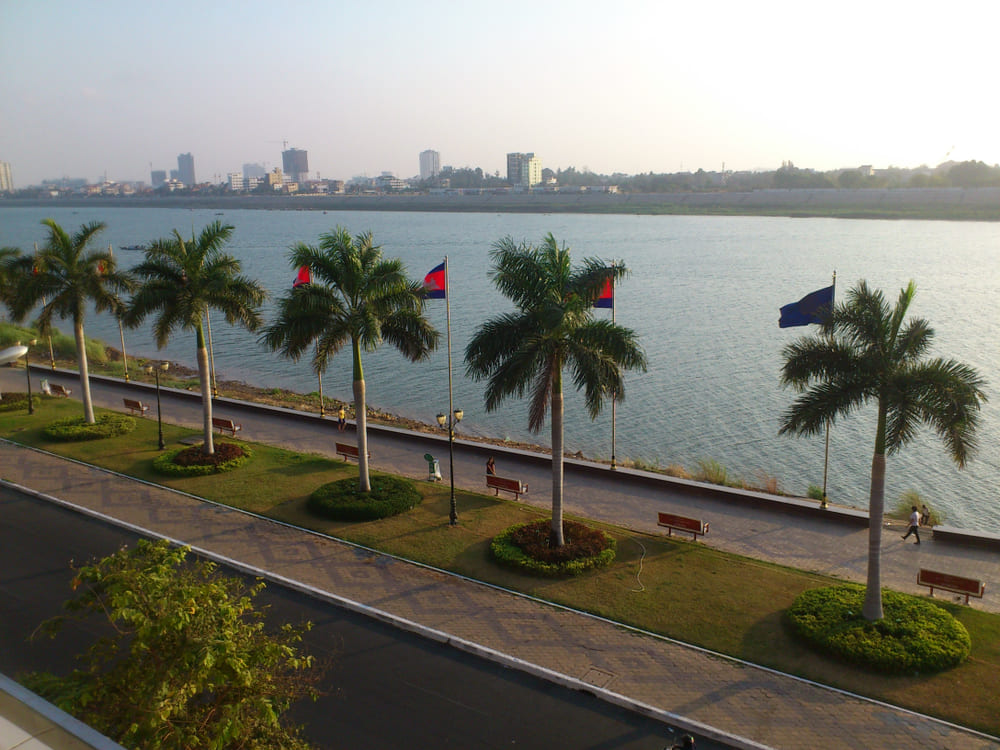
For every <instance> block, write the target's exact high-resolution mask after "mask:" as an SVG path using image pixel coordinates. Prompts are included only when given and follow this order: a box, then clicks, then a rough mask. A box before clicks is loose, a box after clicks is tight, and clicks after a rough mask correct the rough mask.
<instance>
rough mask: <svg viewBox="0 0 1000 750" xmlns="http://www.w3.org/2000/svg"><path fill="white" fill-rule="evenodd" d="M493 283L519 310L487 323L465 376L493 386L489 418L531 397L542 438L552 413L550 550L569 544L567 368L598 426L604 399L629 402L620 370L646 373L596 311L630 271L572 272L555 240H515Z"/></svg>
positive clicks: (633, 350)
mask: <svg viewBox="0 0 1000 750" xmlns="http://www.w3.org/2000/svg"><path fill="white" fill-rule="evenodd" d="M491 258H492V260H493V263H494V270H493V271H492V272H491V274H490V276H491V278H492V279H493V283H494V284H495V285H496V287H497V289H499V290H500V292H501V293H503V295H504V296H506V297H508V298H509V299H510V300H511V301H512V302H513V303H514V304H515V305H516V306H517V311H516V312H513V313H508V314H506V315H500V316H498V317H496V318H493V319H492V320H489V321H487V322H486V323H484V324H482V325H481V326H480V327H479V329H478V330H477V331H476V333H475V335H474V336H473V338H472V340H471V341H470V342H469V344H468V346H467V347H466V349H465V362H466V373H467V374H468V375H469V376H471V377H473V378H475V379H476V380H483V379H487V386H486V392H485V397H486V411H494V410H495V409H497V408H498V407H499V406H500V403H501V402H502V401H503V400H504V399H506V398H507V397H508V396H515V395H516V396H518V397H521V396H524V394H525V391H527V390H528V389H529V388H530V390H531V402H530V409H529V417H528V426H529V428H530V429H531V430H532V432H538V431H539V430H540V429H541V428H542V425H543V424H544V423H545V415H546V412H547V411H548V410H549V409H550V408H551V410H552V533H551V544H552V546H559V547H561V546H562V545H563V523H562V521H563V519H562V506H563V368H564V367H568V368H569V371H570V373H571V375H572V378H573V383H574V384H575V385H576V387H577V388H578V389H579V388H582V389H583V391H584V394H585V400H586V404H587V410H588V412H589V413H590V418H591V419H594V418H596V417H597V415H598V414H600V412H601V408H602V406H603V403H604V398H605V397H606V396H608V395H610V394H614V396H613V397H614V398H616V399H618V400H621V399H622V398H624V395H625V386H624V380H623V377H622V369H623V368H624V369H627V370H642V371H645V369H646V356H645V354H644V353H643V352H642V350H641V349H640V347H639V346H638V344H637V341H636V335H635V333H634V332H633V331H631V330H630V329H628V328H623V327H621V326H618V325H615V324H613V323H611V322H610V321H607V320H595V319H594V317H593V312H592V310H593V305H594V303H595V302H596V300H597V298H598V296H599V295H600V293H601V290H602V289H603V288H604V286H605V283H606V282H607V281H608V280H612V281H613V280H615V279H619V278H622V277H623V276H625V275H626V274H627V272H628V270H627V269H626V268H625V266H624V265H622V264H612V265H606V264H605V263H604V262H602V261H600V260H598V259H596V258H588V259H586V260H584V262H583V267H582V268H579V269H576V270H574V269H573V268H571V266H570V252H569V248H567V247H566V246H565V245H564V246H563V247H561V248H560V247H559V246H558V244H557V243H556V240H555V238H554V237H553V236H552V235H551V234H549V235H547V236H546V237H545V239H544V240H543V242H542V245H541V247H538V248H535V247H532V246H531V245H528V244H525V243H522V244H520V245H517V244H515V243H514V241H513V240H512V239H511V238H510V237H506V238H504V239H502V240H499V241H498V242H496V243H494V246H493V251H492V253H491Z"/></svg>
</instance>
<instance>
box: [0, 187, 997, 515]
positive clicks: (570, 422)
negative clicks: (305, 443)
mask: <svg viewBox="0 0 1000 750" xmlns="http://www.w3.org/2000/svg"><path fill="white" fill-rule="evenodd" d="M46 217H51V218H54V219H55V220H56V221H58V222H59V223H60V224H61V225H62V226H63V227H64V228H65V229H66V230H67V231H70V232H72V231H75V230H76V229H78V228H79V226H80V225H81V224H83V223H85V222H89V221H95V220H98V221H103V222H105V223H106V224H107V225H108V229H107V230H106V231H105V232H104V233H103V234H102V235H100V241H101V242H103V243H111V244H112V245H114V247H115V249H116V253H118V248H120V247H123V246H128V245H134V244H140V243H146V242H148V241H150V240H152V239H155V238H158V237H164V236H166V235H168V234H169V233H170V231H171V230H173V229H178V230H180V231H181V233H182V234H184V235H189V234H190V233H191V231H192V230H194V231H195V232H198V231H200V230H201V228H202V227H203V226H205V225H206V224H207V223H208V222H210V221H213V220H216V219H219V220H222V221H225V222H227V223H230V224H233V225H234V226H235V228H236V230H235V232H234V236H233V240H232V241H231V243H230V245H229V246H228V251H229V252H231V253H232V254H234V255H235V256H237V257H238V258H239V259H240V260H241V261H242V262H243V267H244V271H245V272H246V273H247V274H249V275H250V276H253V277H255V278H257V279H259V280H260V281H261V282H262V283H263V284H264V285H265V286H266V287H267V288H268V289H269V290H270V292H271V294H272V295H273V297H274V298H276V297H278V296H279V295H281V294H283V293H284V292H285V291H286V290H287V289H288V288H289V287H290V286H291V282H292V280H293V278H294V269H292V268H291V267H290V266H289V263H288V260H287V249H288V247H289V246H290V245H291V244H292V243H294V242H300V241H301V242H308V243H315V242H316V241H317V238H318V236H319V234H320V233H322V232H325V231H328V230H330V229H332V228H333V227H335V226H336V225H338V224H340V225H343V226H345V227H347V229H348V230H349V231H350V232H351V233H352V234H357V233H360V232H365V231H369V230H371V231H372V232H373V233H374V237H375V241H376V242H377V243H378V244H381V245H382V246H383V248H384V251H385V254H386V255H387V256H390V257H392V256H395V257H400V258H402V259H403V261H404V263H405V264H406V266H407V268H408V269H409V272H410V273H411V275H413V276H414V277H420V278H422V277H423V275H424V274H425V273H426V272H427V271H429V270H430V269H431V268H432V267H433V266H434V265H436V264H437V263H439V262H441V260H442V258H443V257H444V256H445V255H447V256H448V258H449V264H450V267H451V315H452V349H453V353H454V361H455V367H454V373H455V404H456V406H461V407H462V408H463V409H464V410H465V418H464V420H463V421H462V423H461V424H460V426H459V431H460V432H466V433H471V434H479V435H490V436H495V437H501V438H503V437H506V438H510V439H512V440H524V441H530V442H536V443H542V444H548V432H547V429H548V426H547V425H546V428H545V429H544V430H543V432H542V433H540V434H539V435H537V436H535V435H532V434H530V433H529V432H528V429H527V416H526V409H525V408H524V404H523V403H521V402H518V401H511V402H508V403H507V404H505V405H504V406H503V408H502V409H501V410H500V411H498V412H494V413H492V414H487V413H486V412H485V410H484V408H483V399H482V386H481V384H478V383H475V382H472V381H470V380H468V379H466V378H465V377H464V364H463V359H462V356H463V352H464V348H465V345H466V343H467V342H468V340H469V338H470V337H471V336H472V334H473V332H474V330H475V328H476V327H477V326H478V325H479V324H480V323H481V322H483V321H484V320H485V319H486V318H487V317H491V316H493V315H495V314H497V313H500V312H505V311H507V310H509V309H510V305H509V303H508V302H507V300H506V299H504V298H503V297H501V296H500V295H499V294H498V293H497V292H496V291H495V290H494V289H493V287H492V285H491V283H490V280H489V277H488V275H487V274H488V271H489V269H490V263H489V257H488V256H489V252H490V249H491V245H492V243H493V242H495V241H496V240H497V239H499V238H500V237H503V236H506V235H510V236H512V237H514V238H515V239H516V240H518V241H520V240H528V241H530V242H532V243H538V242H539V241H540V240H541V239H542V238H543V237H544V236H545V234H546V233H548V232H552V233H553V234H554V235H555V237H556V238H557V239H558V240H559V241H560V242H561V243H562V242H564V243H566V244H567V245H569V247H570V248H571V249H572V251H573V256H574V258H576V259H582V258H583V257H585V256H591V255H593V256H599V257H602V258H607V259H611V258H617V259H623V260H624V261H625V263H626V264H627V265H628V266H629V268H630V269H631V270H632V275H631V276H630V277H629V278H628V279H627V280H625V281H624V282H623V283H622V284H621V285H620V286H619V288H618V289H617V290H616V292H617V294H616V310H615V318H616V321H617V322H618V323H620V324H621V325H625V326H629V327H632V328H634V329H635V330H636V331H637V332H638V333H639V336H640V341H641V342H642V344H643V346H644V347H645V350H646V354H647V357H648V359H649V371H648V372H647V373H645V374H632V375H630V377H629V379H628V381H627V382H628V385H627V388H628V390H627V393H626V399H625V401H624V403H622V404H620V405H619V407H618V410H617V420H616V422H617V431H616V434H617V437H616V447H615V453H616V455H617V458H618V460H619V462H621V461H623V460H624V459H626V458H635V459H641V460H643V461H645V462H647V463H650V464H659V465H661V466H667V465H669V464H681V465H684V466H686V467H688V468H689V469H693V468H696V467H697V465H698V462H699V460H703V459H713V460H716V461H718V462H719V463H721V464H722V465H724V466H725V467H726V468H727V469H728V470H729V473H730V475H731V476H740V477H746V478H748V479H751V480H754V479H756V478H757V477H758V476H760V475H766V476H773V477H777V479H778V480H779V483H780V486H781V488H782V490H784V491H786V492H790V493H797V494H804V493H805V491H806V488H807V487H808V485H809V484H817V485H819V484H822V479H823V439H822V437H818V438H813V439H804V438H793V437H779V436H778V424H779V417H780V415H781V413H782V412H783V410H785V409H786V408H787V406H788V405H789V404H790V403H791V401H792V400H793V398H794V395H795V394H794V392H793V391H790V390H785V389H782V388H781V386H780V384H779V375H780V368H781V351H782V348H783V347H784V346H785V345H786V344H787V343H789V342H790V341H793V340H794V339H796V338H797V337H799V336H801V335H803V334H806V333H811V332H813V331H815V327H809V328H790V329H784V330H782V329H779V328H778V308H779V307H780V306H781V305H783V304H786V303H788V302H793V301H795V300H797V299H799V298H800V297H802V296H803V295H805V294H806V293H808V292H810V291H813V290H815V289H818V288H820V287H823V286H827V285H829V283H830V280H831V277H832V274H833V272H834V271H836V272H837V294H838V300H839V299H843V295H844V293H845V292H846V291H847V289H848V288H850V287H851V286H853V285H854V284H855V283H856V282H857V281H858V280H859V279H867V280H868V282H869V283H870V284H871V285H873V286H875V287H878V288H880V289H882V290H883V291H884V292H885V293H886V295H887V297H888V298H889V299H890V300H891V301H894V300H895V298H896V296H897V295H898V293H899V290H900V289H901V288H902V287H903V286H905V285H906V283H907V282H908V281H909V280H910V279H914V280H915V281H916V283H917V296H916V299H915V301H914V304H913V306H912V307H911V314H912V315H916V316H919V317H924V318H927V319H928V320H929V321H930V323H931V325H932V326H933V327H934V328H935V330H936V332H937V337H936V339H935V348H934V351H933V352H932V353H933V354H934V355H941V356H945V357H954V358H957V359H960V360H962V361H965V362H967V363H969V364H971V365H973V366H974V367H976V368H978V369H979V371H980V373H981V374H982V375H983V376H984V377H985V378H986V380H987V382H988V389H987V390H988V393H989V395H990V403H989V404H987V405H986V407H985V410H984V413H983V415H982V416H983V419H982V426H981V430H980V451H979V454H978V456H977V457H976V458H975V459H974V460H973V461H972V462H971V463H970V465H969V466H968V468H966V469H965V470H959V469H957V468H956V467H955V466H954V465H953V464H952V463H951V462H950V461H949V459H948V458H947V456H946V454H945V451H944V448H943V446H942V445H941V443H940V442H939V441H938V440H937V438H936V437H935V436H934V435H933V434H932V433H931V432H930V431H926V430H925V431H924V432H922V433H921V435H920V437H919V439H918V440H917V441H916V442H915V443H914V444H913V445H911V446H910V447H908V448H906V449H905V450H904V451H903V452H902V453H900V454H898V455H895V456H890V457H889V460H888V470H887V474H888V476H887V488H886V498H887V503H888V504H889V505H892V504H894V503H895V501H896V500H897V498H898V497H899V495H900V494H901V493H903V492H905V491H906V490H911V489H912V490H916V491H918V492H919V493H920V494H921V495H922V496H923V497H924V498H926V500H927V501H928V503H929V504H930V505H931V506H932V507H934V508H937V509H938V510H940V511H942V512H943V514H944V516H945V519H946V521H947V522H948V523H952V524H954V525H958V526H964V527H967V528H975V529H981V530H986V531H994V532H996V531H998V530H1000V503H997V501H996V490H997V486H998V483H1000V455H998V451H1000V398H998V396H997V392H996V385H997V383H998V382H1000V377H998V374H1000V372H998V371H1000V368H998V351H997V346H998V345H997V342H998V340H1000V307H998V304H997V300H998V299H1000V274H998V273H997V259H998V239H1000V237H998V234H1000V227H998V226H997V225H996V224H992V223H972V222H968V223H962V222H943V221H941V222H930V221H873V220H867V221H861V220H857V221H856V220H844V219H785V218H771V217H760V218H754V217H697V216H692V217H683V216H596V215H567V214H559V215H525V214H485V213H483V214H468V213H454V214H452V213H397V212H348V211H339V212H333V211H331V212H329V213H325V212H320V211H255V210H229V211H226V212H225V213H224V215H222V214H218V213H216V212H214V211H211V210H198V209H195V210H183V209H155V208H150V209H147V208H103V207H96V208H92V209H91V208H60V207H58V206H52V207H50V208H22V207H14V208H10V207H0V246H7V245H13V246H15V247H20V248H21V249H22V250H24V251H30V250H31V249H32V246H33V244H34V243H35V242H42V241H43V240H44V237H45V231H44V227H42V226H41V225H40V224H39V222H40V221H41V220H42V219H43V218H46ZM117 257H118V258H119V259H120V262H122V263H123V264H124V265H125V266H126V267H128V266H131V265H133V264H135V263H137V262H138V261H139V260H140V259H141V253H136V252H125V251H123V252H120V253H118V254H117ZM273 302H274V300H273V299H272V301H271V302H270V303H269V304H268V309H267V311H266V313H265V317H266V320H268V321H270V320H271V318H272V312H273ZM596 314H597V315H610V311H607V310H600V311H597V312H596ZM428 315H429V317H430V318H431V320H432V321H433V322H434V324H435V325H437V327H438V328H439V329H440V330H441V332H442V334H444V331H445V307H444V302H443V301H430V302H429V303H428ZM212 326H213V327H212V333H213V339H214V349H215V363H216V368H217V372H218V377H219V379H220V380H222V379H234V380H243V381H245V382H247V383H250V384H253V385H259V386H281V387H287V388H292V389H295V390H298V391H302V392H309V391H315V390H316V378H315V376H314V375H312V373H311V372H310V370H309V366H308V364H307V363H306V362H304V361H302V362H299V363H293V362H290V361H286V360H283V359H281V358H280V357H278V356H277V355H274V354H271V353H269V352H267V351H265V350H264V349H262V348H261V347H259V346H258V345H257V343H256V336H255V335H253V334H248V333H246V332H243V331H240V330H236V329H229V328H228V327H227V326H226V325H225V324H224V322H223V321H222V319H221V316H213V319H212ZM64 330H66V331H68V330H69V327H68V326H64ZM86 330H87V333H88V335H91V336H95V337H98V338H103V339H104V340H105V341H107V342H108V343H110V344H112V345H116V344H117V342H118V329H117V326H116V324H115V322H114V321H113V320H112V319H110V318H109V317H108V316H96V315H92V316H91V317H90V318H89V319H88V321H87V323H86ZM443 342H444V339H443V336H442V347H441V348H440V349H439V350H438V351H437V352H436V353H435V354H434V355H433V356H432V358H431V359H430V360H429V361H428V362H424V363H420V364H415V365H414V364H409V363H407V362H406V361H405V360H404V359H403V358H402V357H400V356H399V355H398V354H396V353H394V352H393V351H391V350H390V349H389V348H386V349H385V350H383V351H379V352H375V353H371V354H368V355H367V357H366V359H365V375H366V380H367V383H368V394H369V403H370V404H371V405H372V406H376V407H378V408H381V409H383V410H386V411H389V412H393V413H396V414H400V415H403V416H408V417H413V418H416V419H420V420H423V421H426V422H433V421H434V415H435V414H436V413H438V412H439V411H445V410H447V406H448V390H447V388H448V380H447V351H446V348H445V346H444V345H443ZM126 348H127V349H128V353H129V355H130V356H132V355H145V356H163V357H165V358H169V359H171V360H174V361H178V362H181V363H184V364H187V365H193V364H194V360H195V352H194V336H193V335H192V334H188V333H184V332H181V333H178V334H176V336H175V338H174V339H173V340H172V341H171V342H170V344H169V345H168V347H167V348H166V349H165V350H164V352H163V353H162V354H159V355H157V352H156V348H155V345H154V343H153V340H152V335H151V334H150V333H149V331H148V329H146V330H143V329H140V330H136V331H133V332H126ZM339 361H340V363H339V365H338V364H337V362H336V361H335V362H334V364H333V366H332V367H331V369H330V370H329V371H328V372H327V374H326V375H325V376H324V378H323V389H324V393H325V394H326V395H328V396H333V397H336V398H341V399H345V400H350V398H351V383H350V377H351V366H350V354H349V352H345V353H343V354H342V355H340V360H339ZM874 425H875V420H874V409H873V408H866V409H864V410H863V411H861V412H859V413H858V414H856V415H854V416H852V417H850V418H848V419H847V420H842V421H841V422H839V423H838V424H837V425H836V426H835V427H834V429H833V430H832V433H831V440H830V469H829V479H828V487H829V495H830V498H831V500H832V501H834V502H839V503H843V504H846V505H853V506H857V507H865V506H866V505H867V497H868V477H869V471H870V466H871V454H872V447H873V442H874V433H875V426H874ZM566 447H567V450H569V451H573V452H575V451H577V450H581V451H583V453H584V454H586V455H588V456H591V457H596V458H609V457H610V455H611V451H612V446H611V416H610V410H606V411H605V413H604V414H602V415H601V416H600V417H599V418H598V419H597V420H596V421H594V422H591V421H590V420H589V419H588V418H587V415H586V412H585V410H584V409H583V408H582V403H581V400H580V399H579V398H578V397H575V394H572V393H567V419H566Z"/></svg>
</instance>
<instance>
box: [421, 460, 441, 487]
mask: <svg viewBox="0 0 1000 750" xmlns="http://www.w3.org/2000/svg"><path fill="white" fill-rule="evenodd" d="M424 460H425V461H426V462H427V481H428V482H440V481H441V466H440V464H438V460H437V459H436V458H434V456H432V455H431V454H430V453H425V454H424Z"/></svg>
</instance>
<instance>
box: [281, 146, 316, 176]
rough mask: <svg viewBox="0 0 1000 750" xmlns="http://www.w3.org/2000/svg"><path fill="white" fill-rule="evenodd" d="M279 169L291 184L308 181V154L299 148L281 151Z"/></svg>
mask: <svg viewBox="0 0 1000 750" xmlns="http://www.w3.org/2000/svg"><path fill="white" fill-rule="evenodd" d="M281 169H282V170H283V171H284V173H285V174H286V175H288V178H289V179H290V180H291V181H292V182H305V181H306V180H307V179H309V152H308V151H303V150H302V149H299V148H290V149H288V150H287V151H282V152H281Z"/></svg>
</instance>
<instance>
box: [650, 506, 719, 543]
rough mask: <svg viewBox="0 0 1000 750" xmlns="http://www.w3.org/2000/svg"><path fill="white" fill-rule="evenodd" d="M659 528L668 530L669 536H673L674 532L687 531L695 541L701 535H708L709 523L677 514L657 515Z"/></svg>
mask: <svg viewBox="0 0 1000 750" xmlns="http://www.w3.org/2000/svg"><path fill="white" fill-rule="evenodd" d="M656 525H657V526H663V527H665V528H666V529H667V536H673V532H674V531H675V530H676V531H686V532H688V533H689V534H691V535H692V537H693V538H694V540H695V541H697V540H698V536H699V535H704V534H707V533H708V521H700V520H698V519H697V518H688V517H686V516H679V515H677V514H676V513H657V519H656Z"/></svg>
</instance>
